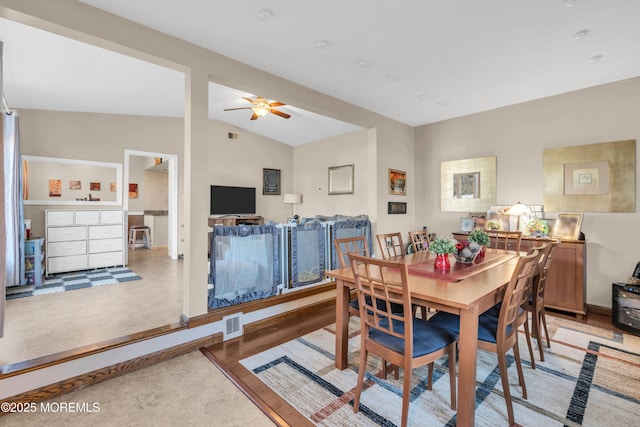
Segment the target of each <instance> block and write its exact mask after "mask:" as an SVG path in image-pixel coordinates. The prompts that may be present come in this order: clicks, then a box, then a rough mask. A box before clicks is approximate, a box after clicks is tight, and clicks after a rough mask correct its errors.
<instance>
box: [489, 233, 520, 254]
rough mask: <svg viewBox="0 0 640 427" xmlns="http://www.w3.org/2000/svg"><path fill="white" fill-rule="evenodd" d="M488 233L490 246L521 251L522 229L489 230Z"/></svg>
mask: <svg viewBox="0 0 640 427" xmlns="http://www.w3.org/2000/svg"><path fill="white" fill-rule="evenodd" d="M487 234H488V235H489V247H490V248H492V249H502V250H504V251H512V252H520V241H521V240H522V231H505V230H487Z"/></svg>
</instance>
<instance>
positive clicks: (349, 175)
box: [328, 164, 353, 195]
mask: <svg viewBox="0 0 640 427" xmlns="http://www.w3.org/2000/svg"><path fill="white" fill-rule="evenodd" d="M328 189H329V194H330V195H334V194H353V164H351V165H342V166H331V167H330V168H329V186H328Z"/></svg>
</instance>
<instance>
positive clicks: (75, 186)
mask: <svg viewBox="0 0 640 427" xmlns="http://www.w3.org/2000/svg"><path fill="white" fill-rule="evenodd" d="M81 189H82V182H81V181H78V180H71V181H69V190H81Z"/></svg>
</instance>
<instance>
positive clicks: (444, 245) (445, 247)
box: [429, 237, 457, 255]
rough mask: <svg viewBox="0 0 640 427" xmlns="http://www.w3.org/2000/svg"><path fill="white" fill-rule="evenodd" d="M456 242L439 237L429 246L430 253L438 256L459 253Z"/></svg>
mask: <svg viewBox="0 0 640 427" xmlns="http://www.w3.org/2000/svg"><path fill="white" fill-rule="evenodd" d="M456 243H457V242H456V241H455V240H454V239H450V238H449V239H445V238H444V237H438V238H437V239H435V240H434V241H433V242H431V243H430V244H429V251H431V252H434V253H436V254H438V255H443V254H453V253H455V252H456V251H457V249H456Z"/></svg>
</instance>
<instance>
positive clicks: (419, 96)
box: [418, 95, 427, 101]
mask: <svg viewBox="0 0 640 427" xmlns="http://www.w3.org/2000/svg"><path fill="white" fill-rule="evenodd" d="M418 99H419V100H420V101H424V100H425V99H427V95H418Z"/></svg>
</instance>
